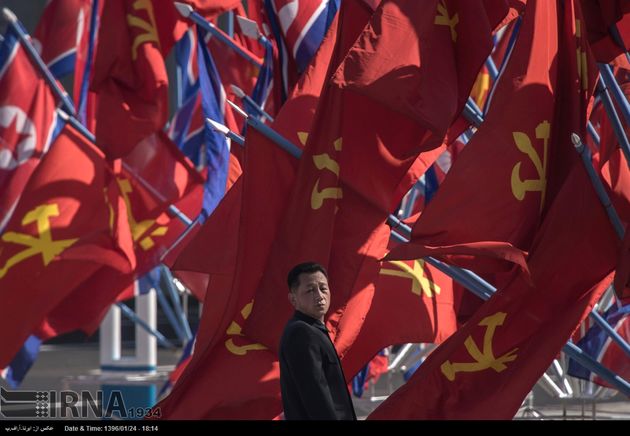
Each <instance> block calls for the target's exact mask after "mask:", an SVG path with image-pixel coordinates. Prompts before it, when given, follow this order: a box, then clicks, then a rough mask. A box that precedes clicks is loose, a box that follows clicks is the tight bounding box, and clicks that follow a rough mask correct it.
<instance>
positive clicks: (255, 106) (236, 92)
mask: <svg viewBox="0 0 630 436" xmlns="http://www.w3.org/2000/svg"><path fill="white" fill-rule="evenodd" d="M230 88H232V92H233V93H234V95H236V96H237V97H238V98H240V99H241V100H243V101H244V102H247V103H248V104H249V106H250V107H252V108H253V109H254V110H255V111H256V112H257V113H258V115H260V116H261V117H264V118H267V120H269V122H271V123H273V121H274V120H273V117H272V116H271V115H269V114H268V113H267V112H265V110H264V109H263V108H261V107H260V106H259V105H258V103H256V102H255V101H254V100H253V99H252V98H251V97H250V96H249V95H247V94H245V91H243V90H242V89H241V88H239V87H238V86H236V85H230ZM228 103H232V102H230V101H228Z"/></svg>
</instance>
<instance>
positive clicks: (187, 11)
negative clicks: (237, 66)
mask: <svg viewBox="0 0 630 436" xmlns="http://www.w3.org/2000/svg"><path fill="white" fill-rule="evenodd" d="M174 3H175V8H176V9H177V12H179V13H180V14H181V16H182V17H184V18H189V19H190V20H191V21H193V22H194V23H195V24H197V25H198V26H200V27H202V28H203V29H204V30H206V31H208V32H209V33H210V34H212V36H213V37H215V38H217V39H218V40H219V41H221V42H222V43H223V44H225V45H227V46H228V47H230V48H231V49H232V50H234V51H235V52H236V53H237V54H238V55H239V56H241V57H242V58H243V59H245V60H247V61H248V62H250V63H251V64H253V65H255V66H257V67H258V68H262V64H261V63H259V62H258V61H257V60H256V59H254V58H253V57H251V55H250V54H249V53H247V52H245V51H244V50H243V49H242V48H241V47H239V46H238V45H237V44H235V43H234V41H233V40H232V39H231V38H229V37H227V36H225V34H224V33H223V32H221V31H220V30H218V29H217V27H216V26H215V25H214V24H212V23H210V22H208V21H206V19H205V18H203V17H202V16H201V15H199V14H198V13H197V12H195V10H194V9H193V7H192V6H190V5H189V4H186V3H180V2H174Z"/></svg>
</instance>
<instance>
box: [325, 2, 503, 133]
mask: <svg viewBox="0 0 630 436" xmlns="http://www.w3.org/2000/svg"><path fill="white" fill-rule="evenodd" d="M507 12H508V9H507V6H506V3H505V2H504V1H502V0H487V1H472V2H471V1H468V2H456V1H448V0H441V1H439V2H436V1H432V2H404V1H398V2H397V1H392V2H385V3H384V4H382V5H381V6H380V7H379V9H377V11H376V13H375V19H373V21H372V23H373V24H371V25H368V27H366V29H365V30H364V32H363V34H362V35H361V36H360V37H359V39H358V41H357V44H356V45H355V47H354V48H353V49H352V50H350V53H349V54H348V56H347V58H346V60H345V61H344V62H343V64H342V65H341V66H340V67H339V70H338V71H337V73H336V76H335V81H336V83H338V84H339V86H340V87H342V88H348V89H352V90H354V91H356V92H358V93H361V94H364V95H367V96H369V97H371V98H373V99H374V100H376V101H378V102H380V103H382V104H383V105H385V106H386V107H388V108H390V109H392V110H394V111H398V112H401V113H403V114H404V115H406V116H408V117H410V118H411V119H413V120H415V121H417V122H418V123H420V124H421V125H422V126H424V127H425V128H426V129H427V130H428V131H429V132H430V133H432V134H433V135H434V139H436V140H437V141H438V143H439V142H441V140H442V138H443V137H444V135H445V133H446V130H447V129H448V127H449V126H450V125H451V122H452V121H453V119H454V117H455V116H456V115H458V114H459V112H461V109H462V108H463V106H464V103H465V102H466V99H467V98H468V96H469V94H470V89H471V87H472V85H473V83H474V81H475V78H476V77H477V73H478V71H479V69H480V68H481V66H482V65H483V62H484V61H485V59H486V57H487V55H488V54H489V53H490V50H491V49H492V47H493V44H492V32H493V30H494V29H495V27H496V26H497V25H498V24H499V22H500V21H501V20H502V19H503V18H504V17H505V16H506V14H507ZM381 22H382V23H387V25H384V26H383V27H379V26H378V23H381Z"/></svg>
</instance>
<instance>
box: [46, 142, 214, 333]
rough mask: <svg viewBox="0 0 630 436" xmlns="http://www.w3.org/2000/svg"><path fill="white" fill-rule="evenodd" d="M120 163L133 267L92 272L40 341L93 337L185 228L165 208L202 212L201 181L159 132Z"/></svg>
mask: <svg viewBox="0 0 630 436" xmlns="http://www.w3.org/2000/svg"><path fill="white" fill-rule="evenodd" d="M123 162H124V167H123V168H122V169H120V168H118V169H117V172H116V184H117V187H118V190H119V194H118V195H119V198H118V199H117V200H118V201H120V202H122V203H123V204H124V210H126V216H125V217H124V218H125V222H124V224H125V225H126V226H128V228H129V230H130V232H131V237H132V239H133V249H134V252H135V256H136V268H135V269H134V271H132V272H130V273H128V274H120V272H117V271H115V270H113V269H112V268H109V267H102V268H100V269H99V270H98V271H96V272H95V273H94V274H93V275H92V276H91V277H90V278H89V279H86V281H85V282H84V283H83V284H82V285H81V286H79V287H77V288H76V289H75V290H74V291H73V292H72V293H71V294H69V295H68V296H67V297H66V298H65V299H64V300H63V301H61V302H60V303H59V304H58V305H57V306H56V307H55V309H54V310H52V311H51V312H50V313H48V315H47V317H46V320H45V321H44V323H43V324H42V325H41V326H40V327H39V329H38V332H37V335H38V337H40V338H42V339H45V338H50V337H53V336H57V335H59V334H61V333H66V332H69V331H72V330H77V329H81V330H83V331H84V332H85V333H86V334H88V335H90V334H92V333H93V332H94V331H95V330H96V329H97V328H98V326H99V324H100V321H101V320H102V318H103V316H105V314H106V313H107V310H108V308H109V306H110V305H111V304H112V303H114V302H115V301H120V300H124V299H127V298H130V297H132V296H133V290H134V287H133V282H134V281H135V280H136V278H138V277H140V276H142V275H143V274H145V273H146V272H148V271H150V270H151V269H152V268H153V267H155V266H156V265H157V264H158V263H159V262H160V260H161V258H162V256H163V254H164V253H165V252H166V251H167V250H168V249H169V248H170V247H171V245H172V244H173V243H174V242H175V241H176V240H177V238H178V237H179V235H181V234H182V233H183V232H184V230H185V229H186V225H185V224H184V223H183V222H182V221H181V220H180V219H179V218H177V217H175V216H171V215H169V213H167V212H165V209H166V207H167V206H168V205H170V204H174V205H175V207H177V209H179V210H180V211H181V212H182V213H183V214H184V215H185V216H187V217H188V218H189V219H194V218H195V217H196V216H197V215H198V214H199V212H200V210H201V199H202V194H203V192H202V191H203V187H202V180H201V178H200V177H199V175H198V174H197V172H196V171H195V170H194V169H193V168H192V165H191V163H190V162H189V161H188V160H187V159H186V158H185V157H184V156H183V155H182V154H181V152H180V151H179V150H178V149H177V147H175V146H174V145H173V144H172V143H171V142H170V140H168V138H166V136H165V135H164V134H163V133H162V132H160V133H159V134H157V135H152V136H151V137H149V138H146V139H145V140H143V141H142V143H141V144H140V145H138V147H136V148H135V149H134V151H133V152H132V153H131V154H130V155H128V156H127V157H126V158H125V159H123ZM140 178H141V179H142V180H143V182H140V181H139V180H140ZM149 187H150V188H149ZM156 197H158V198H156Z"/></svg>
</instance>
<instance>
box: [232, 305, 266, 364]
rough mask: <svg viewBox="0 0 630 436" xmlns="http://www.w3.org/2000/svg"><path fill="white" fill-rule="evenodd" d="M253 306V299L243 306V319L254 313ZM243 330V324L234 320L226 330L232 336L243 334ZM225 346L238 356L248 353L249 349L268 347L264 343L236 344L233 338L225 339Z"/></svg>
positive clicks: (255, 349)
mask: <svg viewBox="0 0 630 436" xmlns="http://www.w3.org/2000/svg"><path fill="white" fill-rule="evenodd" d="M253 307H254V301H253V300H252V301H250V302H249V303H247V304H246V305H245V307H243V309H242V310H241V316H242V317H243V319H247V318H248V317H249V314H250V313H252V308H253ZM242 331H243V329H242V328H241V326H240V325H238V324H237V323H236V322H235V321H232V324H230V326H229V327H228V329H227V330H226V333H227V334H228V335H231V336H243V333H242ZM225 348H227V349H228V351H229V352H230V353H232V354H236V355H237V356H244V355H246V354H247V352H248V351H257V350H266V349H267V347H265V346H264V345H262V344H247V345H236V344H235V343H234V339H233V338H230V339H228V340H227V341H225Z"/></svg>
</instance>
